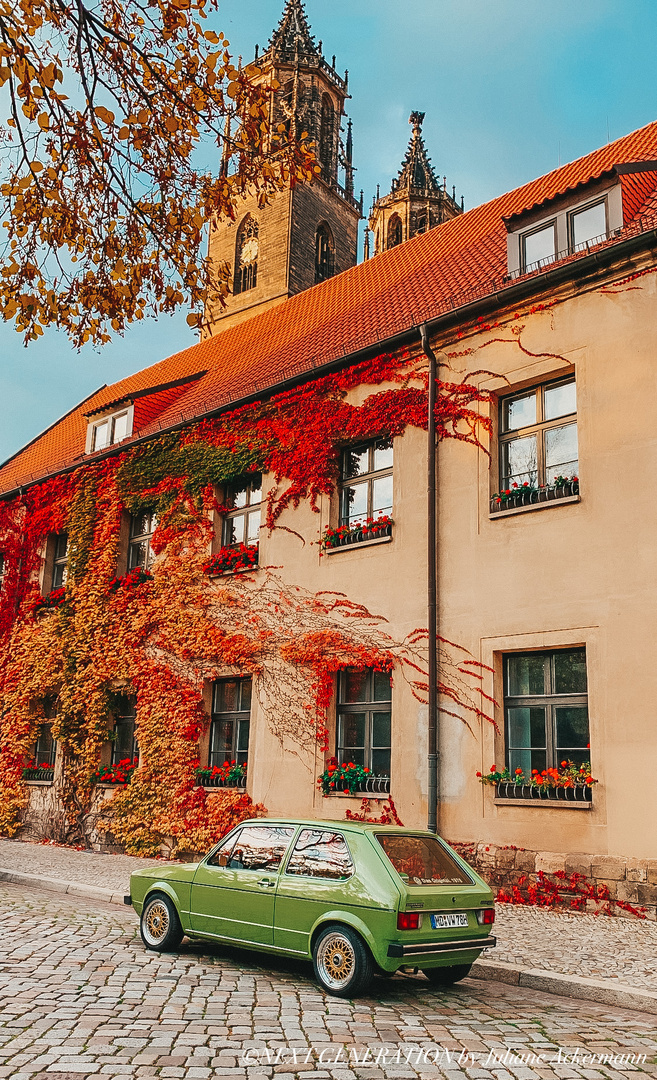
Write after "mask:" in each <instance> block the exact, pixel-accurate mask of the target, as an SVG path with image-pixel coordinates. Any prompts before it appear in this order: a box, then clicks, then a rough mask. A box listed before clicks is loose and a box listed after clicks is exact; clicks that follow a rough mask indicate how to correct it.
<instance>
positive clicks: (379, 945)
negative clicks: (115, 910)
mask: <svg viewBox="0 0 657 1080" xmlns="http://www.w3.org/2000/svg"><path fill="white" fill-rule="evenodd" d="M125 899H126V903H128V904H132V905H133V907H134V908H135V911H136V912H137V914H138V915H140V916H141V923H140V925H141V936H142V940H143V942H144V945H145V946H146V948H147V949H154V950H155V951H157V952H161V951H169V950H175V949H176V948H177V947H178V946H179V945H180V942H181V941H182V938H183V936H184V935H185V934H187V936H188V937H190V938H207V939H209V940H213V941H221V942H225V943H229V944H231V945H239V946H244V947H245V948H249V949H258V950H262V951H263V952H268V953H279V954H282V955H285V956H296V957H300V958H303V959H312V961H313V965H314V969H315V975H316V978H317V981H318V982H319V984H320V985H321V986H322V988H323V989H324V990H326V991H327V992H328V993H329V994H335V995H337V996H338V997H353V996H355V995H356V994H359V993H363V992H364V991H365V990H366V989H367V987H368V986H369V983H370V981H371V978H372V975H373V974H374V972H375V971H377V970H378V971H379V972H383V973H393V972H395V971H398V970H399V968H402V967H413V968H419V969H421V970H422V971H423V972H424V973H425V975H426V976H427V978H428V979H429V980H430V982H432V983H435V984H436V985H438V986H450V985H451V984H452V983H455V982H457V981H458V980H459V979H463V978H465V976H466V975H467V974H468V972H469V971H470V968H471V966H472V964H473V963H474V961H475V960H476V959H477V957H478V956H479V954H480V952H481V950H482V949H487V948H490V946H491V945H494V944H495V938H494V937H491V936H490V934H489V931H490V928H491V924H492V923H493V921H494V919H495V909H494V907H493V894H492V893H491V890H490V889H489V888H488V886H487V885H486V883H485V882H484V881H482V879H481V878H480V877H478V876H477V874H475V872H474V870H472V869H471V868H470V867H469V866H468V865H467V863H465V862H464V861H463V859H461V858H459V856H458V855H457V854H456V852H454V851H452V849H451V848H450V847H449V846H448V845H447V844H446V843H445V842H444V841H443V840H441V839H440V838H439V837H436V836H434V835H433V834H432V833H428V832H422V831H415V830H410V829H400V828H393V827H391V826H382V825H371V824H363V823H361V822H339V823H338V822H335V821H333V822H331V821H272V820H270V819H269V818H267V819H264V820H263V819H258V820H252V821H244V822H242V824H241V825H238V826H237V827H236V828H234V829H233V830H232V831H231V832H230V833H228V834H227V835H226V836H225V837H224V838H223V839H222V840H221V841H220V842H219V843H218V844H217V845H216V847H214V848H213V849H212V851H211V852H210V853H209V855H206V857H205V858H204V859H202V860H201V862H199V863H196V864H184V865H176V866H167V867H165V866H162V867H159V866H150V867H148V869H145V870H137V871H136V872H135V873H133V874H132V875H131V878H130V896H127V897H126V898H125Z"/></svg>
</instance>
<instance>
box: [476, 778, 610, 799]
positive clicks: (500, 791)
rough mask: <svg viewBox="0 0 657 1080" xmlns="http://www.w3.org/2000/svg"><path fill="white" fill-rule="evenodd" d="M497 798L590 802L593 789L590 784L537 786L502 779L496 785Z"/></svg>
mask: <svg viewBox="0 0 657 1080" xmlns="http://www.w3.org/2000/svg"><path fill="white" fill-rule="evenodd" d="M495 798H496V799H505V800H508V801H511V802H513V801H514V800H516V799H525V800H527V799H536V800H539V801H542V802H559V803H563V802H574V803H590V802H591V801H592V799H593V789H592V788H591V786H590V784H574V785H573V787H535V786H534V785H533V784H516V783H514V782H513V781H512V780H511V781H508V780H506V781H505V780H501V781H498V782H497V784H496V785H495Z"/></svg>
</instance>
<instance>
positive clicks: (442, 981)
mask: <svg viewBox="0 0 657 1080" xmlns="http://www.w3.org/2000/svg"><path fill="white" fill-rule="evenodd" d="M471 967H472V964H454V966H453V967H439V968H425V969H424V974H425V975H426V977H427V979H428V980H429V982H430V983H432V985H433V986H453V985H454V983H457V982H460V981H461V979H465V977H466V976H467V975H469V974H470V968H471Z"/></svg>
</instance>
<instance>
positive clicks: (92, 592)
mask: <svg viewBox="0 0 657 1080" xmlns="http://www.w3.org/2000/svg"><path fill="white" fill-rule="evenodd" d="M362 386H371V387H373V388H375V389H374V390H373V392H372V393H371V394H369V396H367V397H366V398H365V400H364V401H363V402H362V404H360V405H354V404H352V403H350V401H349V399H348V395H349V391H351V390H353V389H354V388H356V387H362ZM486 401H488V393H487V392H486V391H482V390H479V389H478V388H477V387H476V386H475V384H474V383H473V382H472V381H470V380H468V379H465V380H464V381H462V382H459V383H454V382H452V383H450V382H448V381H442V382H440V384H439V394H438V402H437V407H436V423H437V430H438V437H439V438H441V439H444V438H453V439H459V440H464V441H466V442H469V443H471V444H472V445H474V446H477V447H481V446H482V442H481V436H483V435H484V434H485V432H486V430H487V427H488V421H487V419H486V418H485V417H482V415H481V414H480V412H479V411H478V409H477V407H476V406H477V405H478V403H480V402H486ZM426 411H427V372H426V369H425V368H424V367H423V366H422V363H421V362H420V361H418V360H417V359H411V358H409V357H403V358H401V359H400V358H399V357H391V356H381V357H378V358H376V359H374V360H371V361H367V362H365V363H362V364H359V365H356V366H354V367H352V368H349V369H348V370H346V371H344V372H341V373H337V374H333V375H329V376H324V377H322V378H318V379H315V380H313V381H311V382H308V383H306V384H305V385H303V386H301V387H299V388H296V389H294V390H290V391H288V392H286V393H283V394H279V395H276V396H274V397H272V398H271V399H269V400H267V401H260V402H256V403H254V404H251V405H248V406H244V407H242V408H238V409H235V410H232V411H231V412H229V413H225V414H223V415H221V416H219V417H216V418H209V419H205V420H203V421H200V422H198V423H196V424H194V425H191V426H189V427H187V428H184V429H181V430H179V431H177V432H175V433H168V434H165V435H162V436H160V437H159V438H154V439H152V440H150V441H148V442H146V443H144V444H141V445H137V446H135V447H132V448H129V449H125V450H123V451H120V452H118V453H117V454H116V456H113V457H110V458H108V459H106V460H105V461H103V462H95V463H89V464H85V465H82V466H81V467H79V468H78V469H77V470H75V471H73V472H71V473H69V474H66V475H64V476H56V477H54V478H51V479H48V480H45V481H43V482H42V483H40V484H36V485H34V486H33V487H31V488H29V489H28V490H27V491H24V492H22V493H21V494H20V495H18V496H16V497H15V498H12V499H8V500H6V501H5V502H3V503H0V551H2V553H3V556H4V566H5V567H6V571H5V574H4V578H3V584H2V592H1V594H0V679H1V685H2V690H1V698H0V707H1V722H0V723H1V728H0V832H1V833H3V834H5V835H6V834H9V835H11V834H13V833H15V832H16V831H17V830H18V829H19V828H20V827H21V823H22V820H23V815H24V812H25V809H26V806H27V801H28V800H27V789H26V786H25V781H24V778H23V770H24V769H25V767H26V764H27V763H28V761H29V760H30V759H31V757H32V751H33V746H34V742H35V738H36V734H37V730H38V726H39V724H40V723H42V722H43V719H44V702H45V701H46V700H52V701H54V702H55V708H54V719H53V720H52V734H53V736H54V738H56V739H57V740H58V743H59V746H60V753H59V756H58V766H57V770H56V774H55V789H56V794H57V798H58V800H59V802H60V804H61V806H62V808H63V811H64V814H65V819H66V836H67V839H69V840H70V841H75V842H78V843H87V844H88V843H90V842H91V839H92V838H93V837H94V836H97V835H99V833H102V832H103V831H104V832H105V833H106V834H109V835H110V836H111V837H112V838H113V839H114V841H115V842H116V843H120V844H121V845H123V846H124V847H125V849H126V850H127V851H128V852H130V853H134V854H143V855H151V854H154V853H156V852H158V851H160V850H166V851H167V852H169V853H172V854H175V853H179V852H181V851H198V850H201V849H202V848H204V847H206V846H207V845H209V844H210V843H212V842H213V841H214V840H215V839H217V838H218V837H219V836H221V835H222V834H223V833H224V832H225V831H226V829H227V828H229V827H231V826H232V824H234V823H235V822H237V821H239V820H242V819H243V818H244V817H246V816H252V815H254V814H258V813H263V812H264V807H261V806H254V805H253V803H252V801H251V800H250V798H249V797H248V796H247V795H245V794H244V793H240V792H238V791H235V790H230V789H228V790H221V789H220V790H216V791H206V790H204V789H203V788H202V787H199V786H197V783H196V780H197V769H198V768H199V764H200V762H199V739H200V738H201V736H202V735H203V733H204V731H205V730H206V729H207V725H208V717H207V713H206V711H205V709H204V706H203V688H204V686H205V685H206V684H207V682H208V681H209V680H213V679H215V678H217V677H219V676H221V675H226V674H230V675H234V674H249V675H252V676H253V677H254V686H255V689H256V692H257V694H258V696H259V699H260V702H261V704H262V706H263V709H264V712H265V715H266V716H267V719H268V723H269V725H270V728H271V730H272V731H273V733H274V734H275V735H276V737H277V738H278V739H279V740H280V741H281V743H282V745H283V746H284V747H286V748H288V749H290V750H293V751H294V748H299V747H302V746H311V745H312V744H313V743H314V742H315V741H318V742H319V744H320V746H321V747H323V748H325V747H326V745H327V741H326V740H327V729H326V713H327V708H328V706H329V703H330V699H331V694H332V690H333V677H334V674H335V673H336V672H337V671H339V670H340V669H341V668H344V667H346V666H357V667H374V668H377V669H379V670H385V671H389V672H392V673H393V675H394V677H395V678H396V677H400V678H404V679H406V681H407V682H408V684H409V685H410V687H411V689H412V692H413V693H414V694H415V695H416V697H418V698H419V699H420V700H424V699H425V695H426V688H427V687H426V652H427V635H426V631H423V630H422V629H419V630H417V631H415V632H413V633H412V634H410V635H409V636H408V637H407V638H406V639H405V640H403V641H397V640H395V639H394V638H393V637H392V636H391V635H390V633H389V632H388V630H387V627H386V621H385V619H383V618H382V617H381V616H376V615H373V614H371V613H370V612H369V611H368V610H367V609H366V608H364V607H363V606H361V605H359V604H357V603H355V602H354V601H352V600H350V599H349V598H348V597H347V596H345V595H342V594H339V593H330V594H328V593H319V594H317V593H313V592H311V591H309V590H304V589H301V588H297V587H294V586H291V585H290V584H289V583H286V582H285V581H284V580H283V578H282V577H281V576H280V574H279V573H278V572H277V570H276V569H275V568H272V567H261V568H260V569H258V570H257V571H255V572H253V573H247V574H244V573H236V574H232V575H229V576H211V575H210V574H209V572H208V570H209V569H211V568H212V567H211V565H210V564H209V562H208V553H209V550H210V544H211V541H212V534H213V525H212V522H211V515H212V514H213V513H215V514H219V515H221V514H222V513H223V512H225V507H224V506H223V505H222V504H221V503H220V502H219V496H220V492H219V491H218V488H220V487H221V486H222V485H226V484H230V483H232V482H235V481H237V480H238V479H243V478H244V476H245V475H246V476H248V475H249V474H254V473H268V474H269V475H270V477H271V478H272V480H273V483H272V485H271V488H270V491H269V494H268V497H267V503H266V517H265V525H266V527H268V528H269V529H270V530H273V529H275V528H287V526H283V525H282V523H281V521H280V518H281V515H282V514H283V512H284V511H285V510H288V509H291V508H294V507H297V506H299V505H300V503H301V502H302V501H307V502H309V504H310V505H311V506H312V507H313V508H314V509H316V510H318V505H317V504H318V500H319V498H320V497H321V496H322V495H331V494H332V493H333V491H334V488H335V485H336V481H337V479H338V470H339V459H340V451H341V448H342V446H344V445H345V444H349V443H354V442H358V441H362V440H365V439H371V438H375V437H390V438H391V437H395V436H400V435H402V434H403V433H404V431H405V429H406V428H407V427H408V426H409V425H410V426H415V427H419V428H426ZM143 510H148V511H150V512H154V513H155V514H156V515H157V520H158V524H157V528H156V531H155V534H154V536H153V541H152V546H153V550H154V551H155V552H156V553H157V555H158V558H157V559H156V561H155V564H154V566H153V567H152V572H149V573H144V572H140V573H131V574H129V575H127V576H126V575H125V574H121V572H120V559H121V553H122V550H123V549H124V547H125V538H124V534H125V528H126V524H125V523H126V513H132V514H135V513H138V512H140V511H143ZM61 531H66V532H67V533H68V537H69V561H68V577H67V580H66V584H65V586H64V589H63V592H62V593H61V594H60V595H58V596H57V597H56V598H55V599H54V600H50V601H49V602H48V604H47V606H45V607H44V605H43V598H42V597H41V594H40V592H39V584H38V583H39V572H40V568H41V563H42V558H43V550H44V547H43V545H44V538H45V537H47V536H48V535H50V534H53V533H57V532H61ZM304 539H305V540H306V541H308V540H310V539H311V538H308V537H306V538H304ZM117 568H118V569H119V573H118V576H117ZM123 569H124V570H125V567H124V568H123ZM441 651H442V665H441V670H442V673H443V684H442V686H441V690H442V693H443V695H444V696H446V697H447V698H448V699H450V700H451V701H452V702H453V703H454V705H455V706H458V709H457V711H458V712H462V710H466V713H469V714H470V715H472V716H473V717H482V716H484V713H483V712H482V710H481V708H480V705H479V704H478V702H479V701H480V700H481V685H480V678H479V674H478V671H477V668H476V665H474V664H473V662H472V660H471V659H469V658H468V657H467V654H466V653H464V652H459V651H458V650H456V649H455V647H453V646H450V645H449V644H448V643H443V644H442V645H441ZM117 694H118V695H120V694H129V695H130V696H131V697H132V698H133V699H134V700H135V701H136V736H137V740H138V743H139V749H140V765H139V768H138V769H135V770H134V771H133V772H131V774H130V778H129V783H127V784H126V785H125V786H122V787H121V788H120V789H119V790H113V791H112V792H111V793H110V795H111V797H110V798H109V799H108V800H107V801H106V802H104V803H102V802H101V801H99V799H98V796H97V786H96V781H97V779H98V775H99V768H100V764H101V751H102V748H103V746H104V745H105V744H106V743H107V740H108V738H109V737H110V736H111V732H112V728H113V723H114V715H115V712H116V700H117Z"/></svg>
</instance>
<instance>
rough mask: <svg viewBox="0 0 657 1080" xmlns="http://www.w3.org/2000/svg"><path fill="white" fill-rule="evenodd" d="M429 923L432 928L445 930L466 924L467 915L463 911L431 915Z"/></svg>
mask: <svg viewBox="0 0 657 1080" xmlns="http://www.w3.org/2000/svg"><path fill="white" fill-rule="evenodd" d="M431 925H432V927H433V929H434V930H445V929H448V928H449V927H453V926H467V925H468V916H467V915H466V914H465V912H458V914H454V915H432V916H431Z"/></svg>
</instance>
